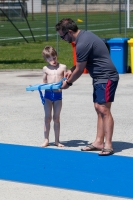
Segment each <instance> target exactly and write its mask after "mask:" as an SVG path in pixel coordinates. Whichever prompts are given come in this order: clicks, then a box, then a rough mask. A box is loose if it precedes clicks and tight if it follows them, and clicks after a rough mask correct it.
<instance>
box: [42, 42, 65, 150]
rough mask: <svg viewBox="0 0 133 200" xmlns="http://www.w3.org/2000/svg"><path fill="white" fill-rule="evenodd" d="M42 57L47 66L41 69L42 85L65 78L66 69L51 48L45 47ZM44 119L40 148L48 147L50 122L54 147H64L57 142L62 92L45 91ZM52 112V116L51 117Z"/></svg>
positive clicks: (59, 90)
mask: <svg viewBox="0 0 133 200" xmlns="http://www.w3.org/2000/svg"><path fill="white" fill-rule="evenodd" d="M42 55H43V57H44V59H45V60H46V62H48V63H49V64H48V65H47V66H44V67H43V83H57V82H59V81H60V80H61V79H62V78H64V77H65V73H66V71H67V67H66V65H64V64H60V63H59V62H58V60H57V52H56V50H55V49H54V48H53V47H51V46H46V47H45V48H44V49H43V51H42ZM44 98H45V104H44V111H45V118H44V137H45V140H44V143H43V144H42V147H47V146H48V145H49V132H50V122H51V120H52V119H53V121H54V132H55V145H56V146H58V147H63V146H64V145H63V144H61V143H60V142H59V136H60V112H61V109H62V90H61V89H58V90H52V91H51V90H45V95H44ZM52 110H53V116H52Z"/></svg>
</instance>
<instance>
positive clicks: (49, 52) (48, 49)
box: [42, 46, 57, 59]
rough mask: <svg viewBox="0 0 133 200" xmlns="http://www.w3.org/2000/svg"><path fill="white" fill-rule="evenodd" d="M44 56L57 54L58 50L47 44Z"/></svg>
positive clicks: (43, 52)
mask: <svg viewBox="0 0 133 200" xmlns="http://www.w3.org/2000/svg"><path fill="white" fill-rule="evenodd" d="M42 56H43V57H44V58H45V59H47V58H49V57H51V56H52V57H55V56H57V52H56V50H55V49H54V48H53V47H52V46H46V47H45V48H44V49H43V51H42Z"/></svg>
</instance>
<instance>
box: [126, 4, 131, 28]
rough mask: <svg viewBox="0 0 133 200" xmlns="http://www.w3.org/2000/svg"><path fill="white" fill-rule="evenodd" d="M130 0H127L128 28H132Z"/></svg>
mask: <svg viewBox="0 0 133 200" xmlns="http://www.w3.org/2000/svg"><path fill="white" fill-rule="evenodd" d="M129 1H130V0H127V28H130V8H129V4H130V2H129Z"/></svg>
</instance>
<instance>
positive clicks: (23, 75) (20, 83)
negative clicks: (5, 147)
mask: <svg viewBox="0 0 133 200" xmlns="http://www.w3.org/2000/svg"><path fill="white" fill-rule="evenodd" d="M41 81H42V71H41V70H36V71H30V70H26V71H24V70H22V71H0V132H1V133H0V142H1V143H8V144H20V145H28V146H40V144H41V143H42V142H43V139H44V137H43V117H44V114H43V106H42V104H41V100H40V97H39V93H38V92H37V91H34V92H26V90H25V88H26V86H28V85H30V84H31V85H32V84H36V83H40V82H41ZM132 106H133V74H121V75H120V82H119V86H118V89H117V93H116V98H115V102H114V103H113V105H112V113H113V117H114V120H115V128H114V136H113V146H114V150H115V152H116V154H117V155H122V156H132V157H133V134H132V133H133V109H132ZM95 134H96V113H95V111H94V108H93V103H92V85H91V78H90V76H89V75H88V74H83V75H82V76H81V77H80V79H78V80H77V81H76V82H75V83H74V85H73V86H72V87H71V88H70V89H68V90H64V91H63V108H62V113H61V137H60V140H61V142H62V143H63V144H65V145H66V147H65V149H70V150H77V151H80V148H81V147H83V146H85V145H86V144H87V142H88V141H89V142H92V141H93V140H94V138H95ZM50 142H51V145H50V147H49V148H57V147H55V146H54V145H53V142H54V132H53V128H52V126H51V132H50ZM79 162H80V161H79ZM112 164H113V163H112ZM105 165H106V163H105ZM6 199H9V200H21V199H22V200H37V199H38V200H42V199H45V200H73V199H76V200H85V199H91V200H96V199H98V200H107V199H108V200H115V199H123V198H118V197H110V196H104V195H98V194H91V193H84V192H79V191H71V190H65V189H57V188H50V187H43V186H36V185H30V184H23V183H14V182H7V181H0V200H6Z"/></svg>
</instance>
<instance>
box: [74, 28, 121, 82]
mask: <svg viewBox="0 0 133 200" xmlns="http://www.w3.org/2000/svg"><path fill="white" fill-rule="evenodd" d="M75 43H76V56H77V62H84V61H87V65H86V69H87V70H88V71H89V74H90V76H91V77H92V78H93V84H99V83H107V81H108V80H109V79H110V80H112V81H118V80H119V74H118V72H117V70H116V67H115V66H114V64H113V62H112V60H111V58H110V55H109V51H108V49H107V46H106V45H105V43H104V42H103V41H102V39H101V38H99V37H98V36H96V35H95V34H93V33H92V32H90V31H84V30H81V31H80V32H79V34H78V36H77V38H76V42H75Z"/></svg>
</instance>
